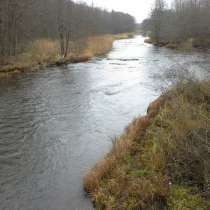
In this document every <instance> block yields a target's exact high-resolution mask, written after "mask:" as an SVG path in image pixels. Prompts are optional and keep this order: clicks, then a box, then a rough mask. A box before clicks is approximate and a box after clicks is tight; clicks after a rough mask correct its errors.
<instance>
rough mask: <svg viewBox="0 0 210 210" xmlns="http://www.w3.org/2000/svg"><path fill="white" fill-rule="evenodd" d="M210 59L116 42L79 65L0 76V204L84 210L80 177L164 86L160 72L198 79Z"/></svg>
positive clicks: (11, 208)
mask: <svg viewBox="0 0 210 210" xmlns="http://www.w3.org/2000/svg"><path fill="white" fill-rule="evenodd" d="M209 67H210V56H209V54H208V53H204V52H178V51H172V50H168V49H164V48H156V47H153V46H152V45H149V44H145V43H144V42H143V37H141V36H137V37H135V38H134V39H127V40H120V41H116V42H115V43H114V47H113V50H112V51H111V52H110V53H109V54H108V55H107V56H104V57H99V58H94V59H93V60H91V61H89V62H87V63H81V64H74V65H68V66H66V67H55V68H47V69H43V70H40V71H38V72H27V73H22V74H19V75H16V76H14V77H12V78H8V79H3V80H1V81H0V209H1V210H89V209H92V206H91V203H90V201H89V199H87V198H86V196H85V193H84V192H83V189H82V177H83V176H84V174H85V173H86V171H87V170H88V169H89V168H91V167H92V166H93V165H94V164H95V163H96V161H97V160H98V159H100V158H102V157H103V156H104V154H105V153H106V152H107V151H109V149H110V148H111V145H112V139H113V138H114V137H115V136H117V135H119V134H120V133H121V132H122V131H123V129H124V127H125V126H126V125H127V124H128V122H130V121H131V120H132V119H133V118H134V117H136V116H139V115H142V114H145V112H146V109H147V106H148V104H149V103H150V102H151V101H152V100H154V99H155V98H156V97H157V96H158V95H159V94H160V89H159V88H160V87H161V86H165V85H167V84H168V83H167V82H166V81H165V78H164V77H162V73H163V72H167V73H168V72H169V73H173V72H174V70H178V71H179V70H180V69H190V70H191V71H192V72H194V73H195V74H196V75H197V76H198V77H199V78H204V77H205V76H206V75H207V74H206V72H207V71H208V69H210V68H209Z"/></svg>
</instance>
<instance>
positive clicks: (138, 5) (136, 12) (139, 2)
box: [75, 0, 170, 22]
mask: <svg viewBox="0 0 210 210" xmlns="http://www.w3.org/2000/svg"><path fill="white" fill-rule="evenodd" d="M75 1H81V0H75ZM92 1H93V3H94V5H95V6H99V7H102V8H105V9H108V10H112V9H113V10H117V11H122V12H126V13H129V14H131V15H133V16H134V17H135V18H136V20H137V21H138V22H141V21H142V20H143V19H145V18H146V17H147V16H148V15H149V14H150V11H151V8H152V5H153V4H154V0H82V2H86V3H87V4H89V5H91V4H92ZM167 1H168V2H169V1H170V0H167Z"/></svg>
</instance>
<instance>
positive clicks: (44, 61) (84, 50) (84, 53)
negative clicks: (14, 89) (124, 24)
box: [0, 35, 114, 74]
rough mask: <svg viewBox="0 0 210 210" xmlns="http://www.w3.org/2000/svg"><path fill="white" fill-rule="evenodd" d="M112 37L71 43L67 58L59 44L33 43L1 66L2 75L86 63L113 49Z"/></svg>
mask: <svg viewBox="0 0 210 210" xmlns="http://www.w3.org/2000/svg"><path fill="white" fill-rule="evenodd" d="M113 41H114V39H113V36H112V35H103V36H95V37H90V38H88V39H84V40H79V41H75V42H72V43H71V45H70V46H71V53H70V54H68V55H67V57H66V58H62V57H61V56H60V54H59V51H60V47H59V42H58V41H56V40H49V39H41V40H36V41H35V42H33V43H31V44H30V46H29V47H28V48H27V49H26V51H25V52H24V53H22V54H20V55H18V56H15V57H13V58H9V59H7V61H5V62H4V65H2V66H0V74H5V73H13V72H21V71H25V70H28V69H31V68H33V67H38V66H48V65H63V64H67V63H77V62H85V61H88V60H89V59H91V58H92V57H94V56H100V55H103V54H106V53H107V52H109V51H110V50H111V49H112V45H113Z"/></svg>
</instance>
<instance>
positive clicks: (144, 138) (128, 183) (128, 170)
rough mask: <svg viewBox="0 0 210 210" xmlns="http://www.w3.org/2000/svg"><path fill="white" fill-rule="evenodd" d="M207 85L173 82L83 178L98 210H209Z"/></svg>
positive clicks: (209, 94)
mask: <svg viewBox="0 0 210 210" xmlns="http://www.w3.org/2000/svg"><path fill="white" fill-rule="evenodd" d="M209 160H210V82H207V81H205V82H201V83H200V82H193V81H191V82H188V83H180V84H177V86H176V87H175V88H173V89H172V90H170V91H168V92H167V93H165V94H163V95H162V96H161V97H160V98H159V99H157V100H156V101H155V102H153V103H152V104H151V105H150V106H149V108H148V113H147V115H146V116H144V117H140V118H137V119H135V120H134V121H133V122H132V123H131V124H130V125H129V126H128V127H127V129H126V130H125V132H124V134H123V135H122V136H120V137H119V138H117V139H116V140H115V141H114V144H113V148H112V150H111V152H110V153H109V154H108V155H107V156H106V157H105V158H104V160H102V161H100V162H99V163H97V165H96V166H95V167H94V168H93V169H92V170H91V171H90V172H89V173H88V174H87V176H86V177H85V178H84V188H85V190H86V192H88V194H89V195H90V197H91V198H92V201H93V203H94V205H95V208H96V209H98V210H103V209H106V210H135V209H136V210H137V209H138V210H140V209H142V210H162V209H168V210H209V209H210V161H209Z"/></svg>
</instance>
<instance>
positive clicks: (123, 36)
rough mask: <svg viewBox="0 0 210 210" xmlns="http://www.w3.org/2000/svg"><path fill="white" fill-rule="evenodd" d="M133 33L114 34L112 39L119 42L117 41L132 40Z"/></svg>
mask: <svg viewBox="0 0 210 210" xmlns="http://www.w3.org/2000/svg"><path fill="white" fill-rule="evenodd" d="M134 35H135V34H134V33H133V32H132V33H122V34H115V35H113V38H114V39H115V40H119V39H130V38H133V37H134Z"/></svg>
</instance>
